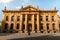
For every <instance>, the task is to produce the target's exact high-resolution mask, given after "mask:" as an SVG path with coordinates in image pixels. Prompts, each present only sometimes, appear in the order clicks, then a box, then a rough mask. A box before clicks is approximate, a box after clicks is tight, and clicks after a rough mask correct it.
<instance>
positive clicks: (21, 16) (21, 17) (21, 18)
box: [20, 14, 23, 32]
mask: <svg viewBox="0 0 60 40" xmlns="http://www.w3.org/2000/svg"><path fill="white" fill-rule="evenodd" d="M22 20H23V15H22V14H21V15H20V32H22Z"/></svg>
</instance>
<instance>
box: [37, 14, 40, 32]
mask: <svg viewBox="0 0 60 40" xmlns="http://www.w3.org/2000/svg"><path fill="white" fill-rule="evenodd" d="M37 32H40V31H39V14H37Z"/></svg>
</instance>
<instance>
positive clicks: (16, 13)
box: [2, 5, 59, 33]
mask: <svg viewBox="0 0 60 40" xmlns="http://www.w3.org/2000/svg"><path fill="white" fill-rule="evenodd" d="M57 12H58V10H56V8H54V9H53V10H40V9H39V8H36V7H33V6H31V5H29V6H27V7H23V6H22V7H21V9H19V10H7V9H6V7H5V9H4V10H3V19H2V32H22V33H25V32H29V31H30V32H32V33H57V32H59V23H58V20H59V17H58V15H57Z"/></svg>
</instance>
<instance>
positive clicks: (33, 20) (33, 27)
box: [32, 15, 34, 33]
mask: <svg viewBox="0 0 60 40" xmlns="http://www.w3.org/2000/svg"><path fill="white" fill-rule="evenodd" d="M32 32H33V33H34V15H32Z"/></svg>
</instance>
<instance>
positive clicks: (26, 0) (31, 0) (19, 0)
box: [0, 0, 60, 21]
mask: <svg viewBox="0 0 60 40" xmlns="http://www.w3.org/2000/svg"><path fill="white" fill-rule="evenodd" d="M28 5H32V6H34V7H37V6H39V9H40V10H54V8H55V7H56V9H57V10H59V11H58V15H59V16H60V0H0V21H2V15H3V12H2V10H3V9H4V7H5V6H6V7H7V10H18V9H20V8H21V6H24V7H25V6H28Z"/></svg>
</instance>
